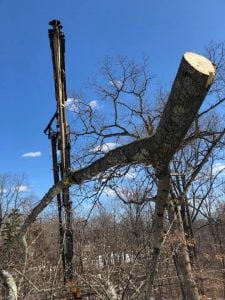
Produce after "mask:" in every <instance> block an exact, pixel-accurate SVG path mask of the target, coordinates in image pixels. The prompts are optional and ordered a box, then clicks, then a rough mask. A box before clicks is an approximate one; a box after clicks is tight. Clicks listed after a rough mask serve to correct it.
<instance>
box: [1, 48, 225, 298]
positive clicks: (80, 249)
mask: <svg viewBox="0 0 225 300" xmlns="http://www.w3.org/2000/svg"><path fill="white" fill-rule="evenodd" d="M206 56H207V57H208V58H206V57H204V56H201V55H198V54H195V53H192V52H187V53H185V54H184V55H183V57H182V59H181V62H180V65H179V68H178V71H177V75H176V77H175V79H174V82H173V85H172V88H171V91H170V92H169V93H163V92H162V91H160V92H159V93H158V94H157V96H156V99H154V100H151V98H152V97H151V96H150V94H149V93H150V92H149V86H150V84H151V82H152V77H151V75H150V74H149V71H148V64H147V60H144V61H143V63H142V64H137V63H135V62H134V61H130V60H128V59H127V58H125V57H119V58H118V59H117V61H116V62H114V61H113V60H111V59H110V58H106V60H105V61H104V62H103V64H102V67H101V70H100V71H101V73H100V74H101V76H102V77H101V79H100V81H99V82H98V81H95V82H94V83H93V87H94V89H95V91H96V92H97V95H98V97H99V99H102V103H104V105H105V112H106V113H105V118H104V116H103V115H102V113H99V112H98V111H97V110H95V106H94V105H93V104H90V103H89V102H86V101H85V97H84V99H82V95H79V96H78V95H77V96H75V97H73V100H74V102H73V104H72V106H70V107H69V106H67V109H68V111H69V112H67V113H68V114H69V115H70V118H71V120H72V121H71V123H70V129H71V136H70V138H71V142H72V143H71V145H72V146H71V147H72V148H71V154H72V156H71V166H70V168H69V169H68V170H67V171H66V172H65V174H63V176H62V179H61V180H58V181H55V184H54V185H53V186H52V187H51V188H50V189H49V191H48V192H47V193H46V194H45V195H44V197H43V198H42V199H40V200H35V201H34V199H32V197H30V198H29V197H28V198H23V197H22V196H21V194H20V192H19V190H18V186H19V183H18V180H19V179H15V178H13V177H10V176H7V175H2V176H1V178H0V179H1V181H0V243H1V255H0V265H1V269H0V277H1V281H2V291H1V295H2V299H8V300H16V299H118V300H119V299H121V300H122V299H146V300H147V299H186V300H189V299H193V300H195V299H196V300H197V299H211V298H212V299H219V297H220V298H221V299H224V297H225V277H224V272H225V266H224V262H225V257H224V249H225V248H224V246H225V240H224V229H225V223H224V220H225V219H224V218H225V206H224V203H223V197H224V176H223V170H224V151H223V143H224V133H225V131H224V121H223V120H224V119H223V108H224V107H223V105H224V100H225V98H224V92H225V90H224V70H225V69H224V66H225V59H224V55H223V44H211V45H210V46H209V47H208V48H207V51H206ZM215 66H216V67H215ZM61 75H62V74H61ZM63 76H64V74H63ZM204 99H206V101H205V104H204V105H202V103H203V101H204ZM62 104H63V107H66V103H62ZM201 105H202V108H201V109H200V107H201ZM107 112H109V114H107ZM69 188H70V199H71V200H72V202H73V210H74V211H73V214H74V219H73V223H72V230H73V238H74V242H73V252H74V257H73V264H74V270H73V272H74V273H73V274H72V275H73V279H74V280H73V281H66V288H67V291H66V290H65V285H64V283H65V282H64V281H65V278H64V274H63V268H62V265H61V256H60V253H61V252H62V247H64V246H62V243H61V242H60V238H59V236H58V230H59V227H58V220H57V214H56V212H55V210H56V208H55V207H54V206H53V204H52V203H53V201H54V199H55V198H56V197H57V195H59V194H60V193H62V194H63V195H65V194H68V190H69ZM107 194H108V195H109V196H108V198H111V202H110V203H111V204H110V205H109V203H108V204H106V205H105V204H104V199H106V198H107ZM67 200H68V202H66V203H67V205H64V206H65V212H66V209H68V204H69V203H70V202H69V199H67ZM67 200H66V201H67ZM63 203H64V204H65V200H64V202H63ZM113 203H116V205H114V204H113ZM49 205H52V209H50V208H49V209H47V212H46V214H43V211H44V209H45V208H47V206H49ZM79 206H82V207H86V208H85V209H86V210H87V207H89V208H90V209H89V210H90V213H88V214H86V215H85V214H84V215H82V214H81V213H78V212H77V208H78V207H79ZM66 220H67V219H66ZM67 233H68V230H64V239H65V238H66V235H67ZM69 233H70V234H71V231H70V232H69ZM67 246H68V244H67ZM65 251H66V250H65ZM66 253H67V252H66ZM67 279H68V278H67ZM63 280H64V281H63ZM70 284H71V286H70ZM68 290H70V292H71V295H70V296H68ZM74 290H75V291H76V292H75V294H76V296H72V292H73V291H74ZM78 291H79V293H78ZM78 294H81V295H79V297H80V298H78ZM69 297H70V298H69ZM210 297H211V298H210Z"/></svg>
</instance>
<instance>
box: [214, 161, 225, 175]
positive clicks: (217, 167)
mask: <svg viewBox="0 0 225 300" xmlns="http://www.w3.org/2000/svg"><path fill="white" fill-rule="evenodd" d="M223 171H225V164H222V163H221V164H220V163H218V164H215V165H214V166H213V169H212V173H213V175H216V174H217V173H219V172H220V173H221V172H223Z"/></svg>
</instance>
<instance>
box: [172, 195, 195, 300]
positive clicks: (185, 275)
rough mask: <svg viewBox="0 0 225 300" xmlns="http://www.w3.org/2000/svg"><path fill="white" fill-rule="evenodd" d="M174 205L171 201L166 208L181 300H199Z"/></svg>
mask: <svg viewBox="0 0 225 300" xmlns="http://www.w3.org/2000/svg"><path fill="white" fill-rule="evenodd" d="M174 204H175V203H174V202H173V201H172V200H171V205H170V206H169V207H168V213H169V219H170V223H171V224H172V225H173V227H172V233H173V234H174V238H175V241H174V242H173V243H172V245H173V251H175V253H176V258H177V266H176V267H177V268H179V273H180V274H181V278H180V284H181V289H182V292H183V293H184V295H183V298H184V299H187V300H189V299H191V300H199V299H200V296H199V291H198V287H197V283H196V280H195V278H194V276H193V272H192V266H191V261H190V256H189V251H188V247H187V241H186V238H185V232H184V227H183V222H182V217H181V213H180V209H179V207H178V206H177V205H174ZM176 238H177V240H176Z"/></svg>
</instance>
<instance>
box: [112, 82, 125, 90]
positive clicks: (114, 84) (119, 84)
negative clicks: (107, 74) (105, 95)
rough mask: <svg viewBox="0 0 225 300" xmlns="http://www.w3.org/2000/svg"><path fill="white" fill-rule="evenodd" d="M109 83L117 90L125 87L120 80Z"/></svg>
mask: <svg viewBox="0 0 225 300" xmlns="http://www.w3.org/2000/svg"><path fill="white" fill-rule="evenodd" d="M109 83H110V84H111V85H112V86H115V87H116V88H117V89H120V88H121V87H122V85H123V83H122V81H120V80H113V81H112V80H111V81H109Z"/></svg>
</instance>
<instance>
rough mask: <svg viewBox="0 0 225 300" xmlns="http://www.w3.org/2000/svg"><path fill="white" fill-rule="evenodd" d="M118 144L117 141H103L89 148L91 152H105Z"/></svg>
mask: <svg viewBox="0 0 225 300" xmlns="http://www.w3.org/2000/svg"><path fill="white" fill-rule="evenodd" d="M118 146H119V145H118V144H117V143H105V144H102V145H99V146H96V147H94V148H92V149H91V152H102V153H107V152H109V151H110V150H113V149H115V148H116V147H118Z"/></svg>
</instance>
